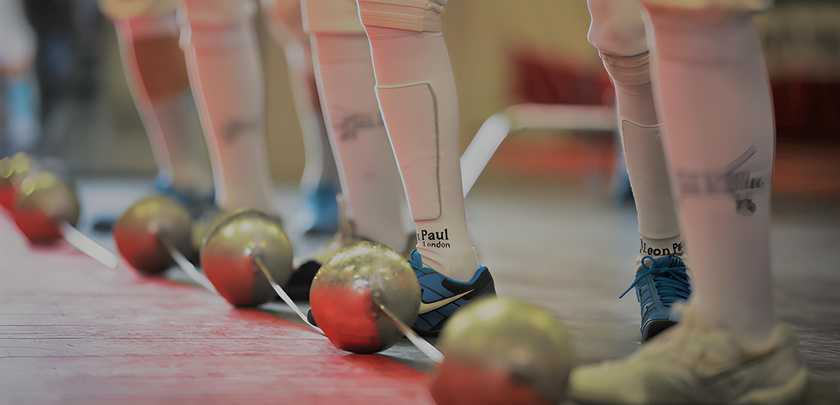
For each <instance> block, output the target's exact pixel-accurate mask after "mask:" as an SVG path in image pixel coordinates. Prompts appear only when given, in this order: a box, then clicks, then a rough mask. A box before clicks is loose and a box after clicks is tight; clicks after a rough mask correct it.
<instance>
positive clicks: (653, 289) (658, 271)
mask: <svg viewBox="0 0 840 405" xmlns="http://www.w3.org/2000/svg"><path fill="white" fill-rule="evenodd" d="M686 270H688V267H686V266H685V263H684V262H683V261H682V259H680V258H679V257H677V256H665V257H661V258H659V259H654V258H653V257H652V256H645V257H643V258H642V265H641V266H640V267H639V269H638V270H636V279H635V280H634V281H633V284H631V285H630V287H629V288H628V289H627V291H625V292H624V294H621V297H619V298H623V297H624V296H625V295H626V294H627V293H628V292H630V290H631V289H632V288H633V287H636V299H637V300H638V301H639V303H640V304H641V305H642V327H641V331H642V339H643V340H648V339H650V338H652V337H654V336H656V334H658V333H659V332H662V331H663V330H665V329H668V328H669V327H671V326H673V325H674V324H676V323H677V321H676V320H674V319H672V318H671V306H672V305H673V304H674V303H675V302H677V301H685V300H688V297H689V295H691V284H690V280H689V277H688V273H687V272H686Z"/></svg>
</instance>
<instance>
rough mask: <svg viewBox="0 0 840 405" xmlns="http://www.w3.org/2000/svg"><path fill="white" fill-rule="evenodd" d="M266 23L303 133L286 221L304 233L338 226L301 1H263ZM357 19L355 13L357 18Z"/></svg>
mask: <svg viewBox="0 0 840 405" xmlns="http://www.w3.org/2000/svg"><path fill="white" fill-rule="evenodd" d="M261 2H262V4H263V9H264V10H265V15H266V16H267V19H266V22H267V24H268V26H269V28H270V32H271V34H272V36H273V37H274V39H275V40H276V41H277V42H278V43H279V44H280V45H281V46H282V47H283V50H284V53H285V56H286V67H287V69H288V71H289V79H290V82H289V83H290V85H291V88H292V98H293V99H294V103H295V110H296V111H297V115H298V121H299V123H300V128H301V132H302V133H303V146H304V152H305V154H306V164H305V166H304V168H303V176H302V177H301V180H300V193H301V206H300V209H299V210H298V212H296V213H295V217H294V219H293V221H292V224H291V226H292V227H293V228H295V229H298V230H300V231H302V232H304V233H306V232H318V233H322V232H323V233H333V232H335V231H336V230H337V229H338V207H337V204H336V193H337V192H338V189H339V178H338V169H337V168H336V161H335V158H334V157H333V153H332V148H331V147H330V143H329V142H330V141H329V139H328V137H327V129H326V125H325V123H324V117H323V116H322V113H321V105H320V101H319V99H318V90H317V89H316V86H315V72H314V71H313V66H312V51H311V49H310V46H309V38H307V36H306V34H305V33H304V30H303V20H302V16H301V11H302V10H301V3H302V1H301V0H262V1H261ZM356 19H358V17H356Z"/></svg>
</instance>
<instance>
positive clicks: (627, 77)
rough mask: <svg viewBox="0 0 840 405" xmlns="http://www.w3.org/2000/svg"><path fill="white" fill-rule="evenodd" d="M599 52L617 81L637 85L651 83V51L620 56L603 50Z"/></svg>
mask: <svg viewBox="0 0 840 405" xmlns="http://www.w3.org/2000/svg"><path fill="white" fill-rule="evenodd" d="M598 54H599V55H600V56H601V60H602V61H603V62H604V67H605V68H606V69H607V72H608V73H609V74H610V77H612V78H613V80H615V81H616V82H618V83H622V84H629V85H635V86H638V85H643V84H648V83H650V53H649V52H644V53H640V54H638V55H633V56H618V55H612V54H609V53H606V52H603V51H600V52H598Z"/></svg>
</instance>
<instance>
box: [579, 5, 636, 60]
mask: <svg viewBox="0 0 840 405" xmlns="http://www.w3.org/2000/svg"><path fill="white" fill-rule="evenodd" d="M589 14H590V15H591V17H592V23H591V25H590V26H589V34H588V38H589V43H591V44H592V45H593V46H594V47H595V48H597V49H598V50H599V51H601V52H602V53H607V54H611V55H622V56H632V55H638V54H642V53H645V52H647V50H648V49H647V39H646V37H645V23H644V20H643V19H642V7H641V5H640V4H639V2H638V1H637V0H623V1H618V0H589Z"/></svg>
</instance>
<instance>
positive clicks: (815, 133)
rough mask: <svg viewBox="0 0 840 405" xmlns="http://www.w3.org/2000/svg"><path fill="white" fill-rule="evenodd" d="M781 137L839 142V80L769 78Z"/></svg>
mask: <svg viewBox="0 0 840 405" xmlns="http://www.w3.org/2000/svg"><path fill="white" fill-rule="evenodd" d="M771 86H772V91H773V106H774V110H775V113H776V132H777V134H778V137H779V139H780V140H783V141H787V140H791V141H828V142H831V143H833V144H835V145H837V144H840V83H808V82H795V81H771Z"/></svg>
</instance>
